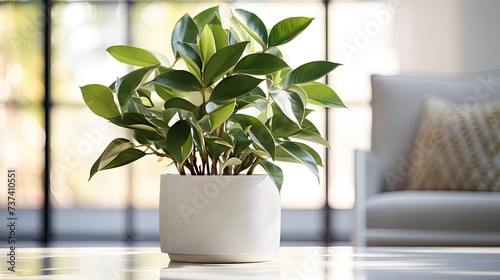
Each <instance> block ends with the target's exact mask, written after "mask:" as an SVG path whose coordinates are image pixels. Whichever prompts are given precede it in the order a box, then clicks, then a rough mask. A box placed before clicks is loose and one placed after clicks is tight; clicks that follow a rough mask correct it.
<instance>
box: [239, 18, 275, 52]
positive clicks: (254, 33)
mask: <svg viewBox="0 0 500 280" xmlns="http://www.w3.org/2000/svg"><path fill="white" fill-rule="evenodd" d="M234 14H235V16H236V18H237V19H238V20H239V21H240V22H241V26H242V27H243V28H244V29H245V30H246V31H247V32H248V34H249V35H250V36H251V37H252V38H253V39H254V40H255V41H257V43H259V45H261V46H262V48H263V49H265V48H266V47H267V28H266V26H265V24H264V23H263V22H262V20H261V19H260V18H259V17H258V16H257V15H255V14H254V13H251V12H249V11H246V10H243V9H236V10H234Z"/></svg>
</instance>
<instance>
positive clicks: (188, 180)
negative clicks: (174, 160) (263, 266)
mask: <svg viewBox="0 0 500 280" xmlns="http://www.w3.org/2000/svg"><path fill="white" fill-rule="evenodd" d="M280 204H281V203H280V196H279V192H278V190H277V188H276V187H275V186H274V184H273V183H272V181H271V179H270V178H269V177H268V176H267V175H239V176H180V175H168V174H164V175H162V176H161V186H160V245H161V251H162V252H164V253H168V255H169V257H170V259H171V260H173V261H180V262H204V263H233V262H259V261H268V260H270V259H271V256H272V254H274V253H277V252H278V248H279V243H280V232H281V205H280Z"/></svg>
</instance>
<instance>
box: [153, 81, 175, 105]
mask: <svg viewBox="0 0 500 280" xmlns="http://www.w3.org/2000/svg"><path fill="white" fill-rule="evenodd" d="M154 89H155V92H156V94H158V96H159V97H160V98H161V99H163V100H164V101H167V100H169V99H171V98H174V97H175V95H174V93H173V92H172V89H170V88H166V87H164V86H161V85H159V84H157V83H155V84H154Z"/></svg>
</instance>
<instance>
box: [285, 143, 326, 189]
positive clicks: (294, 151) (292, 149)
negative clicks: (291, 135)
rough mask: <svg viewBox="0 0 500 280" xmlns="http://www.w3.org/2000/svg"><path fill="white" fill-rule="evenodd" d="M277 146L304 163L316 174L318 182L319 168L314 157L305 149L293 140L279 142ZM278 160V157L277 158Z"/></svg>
mask: <svg viewBox="0 0 500 280" xmlns="http://www.w3.org/2000/svg"><path fill="white" fill-rule="evenodd" d="M278 147H279V148H281V149H283V151H285V152H286V153H287V154H288V155H289V156H291V157H293V158H295V159H296V160H298V161H299V162H300V163H302V164H304V165H305V166H306V167H307V168H309V170H310V171H311V172H312V173H313V174H314V175H315V176H316V178H317V179H318V182H319V170H318V166H317V165H316V161H315V159H314V157H313V156H312V155H311V154H309V152H307V151H306V150H305V149H303V148H302V147H300V146H299V145H297V144H295V143H293V142H285V141H284V142H281V143H279V144H278ZM277 160H278V159H277Z"/></svg>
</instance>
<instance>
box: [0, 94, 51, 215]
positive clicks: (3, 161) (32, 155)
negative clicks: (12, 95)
mask: <svg viewBox="0 0 500 280" xmlns="http://www.w3.org/2000/svg"><path fill="white" fill-rule="evenodd" d="M42 112H43V111H42V109H41V108H40V107H26V108H15V109H13V108H9V107H7V108H5V107H2V105H1V104H0V135H1V137H0V139H1V141H0V172H1V175H0V178H2V182H1V183H0V184H4V182H5V181H4V180H3V178H6V177H4V176H6V174H7V169H10V168H14V169H16V171H17V172H16V173H17V178H18V181H17V186H16V207H18V208H40V207H41V206H42V204H43V159H44V156H43V151H44V146H45V132H44V129H43V114H42ZM5 180H7V179H5ZM6 201H7V198H6V196H5V195H4V194H2V195H0V205H1V206H6V205H7V204H6Z"/></svg>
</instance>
